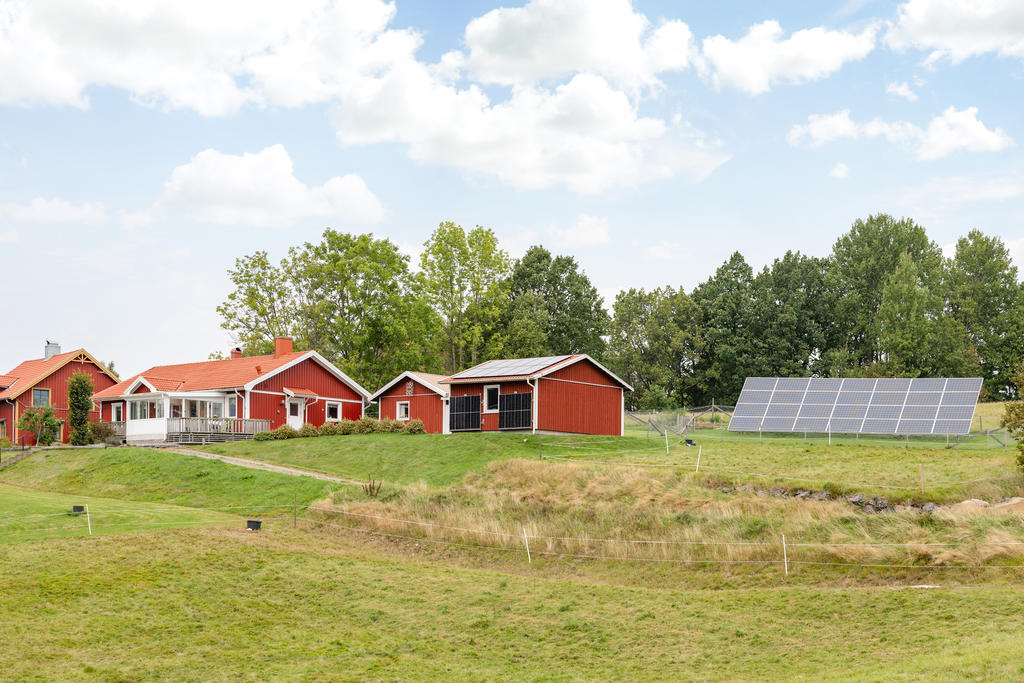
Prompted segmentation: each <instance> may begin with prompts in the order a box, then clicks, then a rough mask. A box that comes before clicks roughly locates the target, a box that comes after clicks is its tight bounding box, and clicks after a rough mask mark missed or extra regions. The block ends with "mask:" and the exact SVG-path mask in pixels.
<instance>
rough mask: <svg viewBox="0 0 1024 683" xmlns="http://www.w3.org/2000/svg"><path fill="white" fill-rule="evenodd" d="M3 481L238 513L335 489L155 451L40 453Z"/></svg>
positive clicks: (4, 474) (3, 474) (4, 473)
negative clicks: (221, 508)
mask: <svg viewBox="0 0 1024 683" xmlns="http://www.w3.org/2000/svg"><path fill="white" fill-rule="evenodd" d="M3 483H7V484H16V485H20V486H22V487H31V488H34V489H37V490H41V491H55V492H61V493H68V494H85V495H93V496H104V497H108V498H119V499H123V500H133V501H148V502H160V503H167V504H173V505H180V506H191V507H200V508H215V507H225V506H229V507H233V508H238V514H243V513H245V512H253V513H255V512H266V511H268V510H271V509H274V508H280V509H285V510H290V509H291V507H292V503H293V500H294V501H295V502H296V503H297V504H298V505H307V504H308V503H310V502H312V501H313V500H316V499H319V498H323V497H324V496H325V495H327V494H328V492H329V491H330V490H331V488H332V486H333V485H330V484H327V483H326V482H323V481H319V480H316V479H311V478H308V477H295V476H291V475H287V474H277V473H274V472H263V471H260V470H251V469H245V468H242V467H237V466H235V465H228V464H225V463H222V462H219V461H216V460H204V459H202V458H197V457H195V456H190V455H179V454H177V453H171V452H169V451H162V450H154V449H152V448H107V449H82V450H73V449H67V450H64V449H62V450H54V451H39V452H37V453H34V454H33V455H31V456H29V457H28V458H26V459H25V460H22V461H21V462H17V463H15V464H13V465H11V466H9V467H6V468H4V469H2V470H0V484H3ZM238 506H243V507H241V508H239V507H238ZM0 510H2V508H0Z"/></svg>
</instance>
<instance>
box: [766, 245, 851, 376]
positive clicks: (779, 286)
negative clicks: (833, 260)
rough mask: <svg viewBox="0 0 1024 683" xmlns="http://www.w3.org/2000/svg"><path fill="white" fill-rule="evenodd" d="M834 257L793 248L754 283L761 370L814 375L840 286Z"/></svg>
mask: <svg viewBox="0 0 1024 683" xmlns="http://www.w3.org/2000/svg"><path fill="white" fill-rule="evenodd" d="M827 270H828V261H827V260H825V259H820V258H813V257H809V256H804V255H802V254H800V253H799V252H796V253H794V252H791V251H787V252H786V254H785V256H783V257H782V258H780V259H775V261H774V262H773V263H772V264H771V266H766V267H765V268H764V270H762V271H761V272H760V273H759V274H758V275H757V277H755V278H754V281H753V283H752V286H751V311H750V313H751V330H750V335H751V339H752V341H753V346H754V348H753V353H754V358H753V364H754V366H755V367H756V373H757V374H759V375H769V376H775V375H780V376H791V377H794V376H801V375H809V374H811V372H812V371H814V370H816V369H817V366H818V365H819V359H820V357H821V353H822V351H823V350H824V348H825V346H826V342H827V337H828V333H829V329H830V326H831V323H830V321H831V318H832V315H833V308H834V305H835V292H834V291H833V290H832V289H831V288H830V287H829V285H828V283H827V279H828V278H827Z"/></svg>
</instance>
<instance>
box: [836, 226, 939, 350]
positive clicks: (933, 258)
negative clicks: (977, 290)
mask: <svg viewBox="0 0 1024 683" xmlns="http://www.w3.org/2000/svg"><path fill="white" fill-rule="evenodd" d="M903 254H908V255H909V257H910V259H911V260H913V261H914V262H915V263H916V264H917V267H918V277H919V278H920V280H921V282H922V283H923V285H924V286H925V287H927V288H928V289H930V290H932V291H934V292H938V291H940V290H939V287H940V282H941V280H942V276H943V272H942V271H943V260H942V250H941V249H940V248H939V246H938V245H937V244H935V243H934V242H932V241H931V240H929V239H928V235H927V233H925V230H924V228H922V227H921V226H919V225H918V224H916V223H915V222H914V221H912V220H910V219H908V218H901V219H899V220H897V219H895V218H893V217H892V216H889V215H886V214H876V215H872V216H868V217H867V219H865V220H860V219H858V220H857V221H855V222H854V223H853V225H852V226H851V228H850V231H849V232H847V233H846V234H845V235H843V236H841V237H840V238H839V239H838V240H837V241H836V243H835V245H834V246H833V248H832V265H833V270H834V273H833V277H834V278H835V285H836V287H837V288H838V291H840V292H842V297H841V298H840V299H839V301H838V302H837V305H836V308H835V317H836V323H837V324H838V325H839V326H840V327H841V329H842V330H843V332H842V334H841V335H837V337H838V338H837V339H835V340H834V347H835V348H846V349H847V350H848V351H849V353H851V354H852V356H853V359H854V362H855V363H856V364H857V365H870V364H872V363H875V362H877V361H880V360H881V355H882V352H881V350H880V349H879V347H878V338H879V335H878V330H877V328H876V327H875V325H876V320H877V314H878V307H879V305H880V304H881V302H882V288H883V286H884V285H885V283H886V280H887V279H888V278H889V276H890V275H891V274H892V272H893V271H894V270H896V266H897V265H898V264H899V261H900V258H901V257H902V255H903Z"/></svg>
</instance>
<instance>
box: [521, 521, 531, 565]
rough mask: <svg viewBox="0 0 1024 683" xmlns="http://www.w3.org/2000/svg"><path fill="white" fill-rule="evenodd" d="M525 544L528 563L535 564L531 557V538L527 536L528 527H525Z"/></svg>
mask: <svg viewBox="0 0 1024 683" xmlns="http://www.w3.org/2000/svg"><path fill="white" fill-rule="evenodd" d="M523 543H525V544H526V563H527V564H533V558H531V557H530V537H529V536H527V535H526V527H525V526H524V527H523Z"/></svg>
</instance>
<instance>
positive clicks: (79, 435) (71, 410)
mask: <svg viewBox="0 0 1024 683" xmlns="http://www.w3.org/2000/svg"><path fill="white" fill-rule="evenodd" d="M93 389H94V387H93V381H92V377H90V376H89V375H87V374H86V373H84V372H76V373H75V374H73V375H72V376H71V378H70V379H69V380H68V425H70V426H71V435H70V437H69V441H70V443H72V444H73V445H75V446H85V445H88V444H90V443H92V432H91V431H90V430H89V411H91V410H92V394H93Z"/></svg>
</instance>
